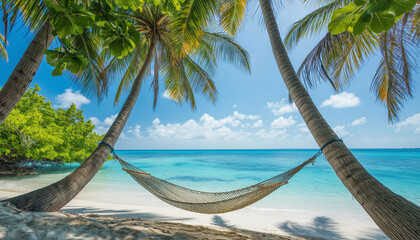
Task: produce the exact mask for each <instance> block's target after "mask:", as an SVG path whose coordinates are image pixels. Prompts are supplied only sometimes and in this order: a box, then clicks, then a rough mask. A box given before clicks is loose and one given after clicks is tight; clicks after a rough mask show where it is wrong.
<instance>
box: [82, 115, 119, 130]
mask: <svg viewBox="0 0 420 240" xmlns="http://www.w3.org/2000/svg"><path fill="white" fill-rule="evenodd" d="M117 116H118V113H116V114H113V115H111V116H109V117H107V118H105V120H104V121H103V122H102V121H101V120H99V119H98V118H97V117H91V118H89V120H90V121H91V122H92V124H93V125H95V129H94V131H95V132H96V133H97V134H99V135H102V134H105V133H106V132H107V131H108V129H109V127H110V126H111V125H112V123H113V122H114V121H115V118H116V117H117Z"/></svg>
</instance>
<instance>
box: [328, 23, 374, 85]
mask: <svg viewBox="0 0 420 240" xmlns="http://www.w3.org/2000/svg"><path fill="white" fill-rule="evenodd" d="M343 35H346V37H343V39H344V41H343V42H342V44H340V42H338V43H337V45H336V46H335V47H336V48H338V55H335V54H331V55H330V56H329V57H330V60H329V61H330V62H331V64H329V65H328V68H329V69H331V72H332V75H333V77H334V82H335V84H336V86H337V87H338V88H343V87H345V86H347V85H348V84H349V83H350V81H351V80H352V79H353V78H354V76H355V73H356V72H358V71H359V70H360V68H361V66H362V65H363V63H364V62H365V61H366V60H367V59H368V58H369V57H370V56H372V54H373V53H374V52H375V50H376V49H377V48H378V45H379V37H378V35H377V34H375V33H373V32H371V31H364V32H363V33H362V34H360V35H358V36H354V35H353V34H351V33H348V32H347V33H346V34H343ZM327 54H328V53H327ZM330 66H331V67H330Z"/></svg>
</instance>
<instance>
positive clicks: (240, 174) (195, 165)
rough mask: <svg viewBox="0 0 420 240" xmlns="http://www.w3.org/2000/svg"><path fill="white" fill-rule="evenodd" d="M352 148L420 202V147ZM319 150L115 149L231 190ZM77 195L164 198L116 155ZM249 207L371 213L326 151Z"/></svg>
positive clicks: (141, 163)
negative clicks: (137, 179)
mask: <svg viewBox="0 0 420 240" xmlns="http://www.w3.org/2000/svg"><path fill="white" fill-rule="evenodd" d="M351 151H352V153H353V154H354V155H355V156H356V158H357V159H358V160H359V161H360V162H361V164H362V165H363V166H364V167H365V168H366V169H367V170H368V171H369V173H371V174H372V175H373V176H374V177H375V178H377V179H378V180H379V181H380V182H382V183H383V184H384V185H385V186H387V187H388V188H389V189H391V190H392V191H393V192H395V193H397V194H399V195H401V196H403V197H404V198H406V199H408V200H410V201H412V202H413V203H415V204H417V205H420V149H352V150H351ZM316 152H317V150H314V149H305V150H301V149H299V150H124V151H123V150H119V151H116V153H117V154H118V156H119V157H121V158H122V159H124V160H125V161H127V162H129V163H131V164H133V165H135V166H136V167H138V168H141V169H143V170H144V171H147V172H149V173H151V174H152V175H154V176H156V177H159V178H162V179H164V180H167V181H170V182H173V183H175V184H178V185H181V186H185V187H188V188H193V189H197V190H202V191H210V192H214V191H229V190H233V189H238V188H243V187H246V186H249V185H253V184H255V183H258V182H260V181H263V180H265V179H268V178H270V177H272V176H275V175H277V174H279V173H282V172H284V171H287V170H289V169H291V168H293V167H295V166H297V165H299V164H301V163H302V162H304V161H305V160H307V159H308V158H310V157H311V156H313V155H314V154H315V153H316ZM74 167H76V165H72V166H69V167H66V168H61V169H53V170H45V171H43V173H42V174H39V175H35V176H23V177H12V178H3V179H0V190H2V191H8V190H13V191H22V192H25V191H28V190H33V189H34V188H37V187H42V186H45V185H48V184H49V183H52V182H54V181H56V180H59V179H60V178H62V177H64V176H65V175H66V174H68V173H70V172H71V171H72V170H73V169H74ZM78 198H79V199H89V200H91V201H98V202H101V201H102V202H109V203H114V204H133V205H135V204H142V205H147V204H150V205H155V206H164V205H166V204H165V203H163V202H161V201H160V200H159V199H156V198H155V197H154V196H153V195H151V194H150V193H148V192H147V191H146V190H144V189H143V188H142V187H141V186H140V185H138V184H137V183H136V182H135V181H134V180H133V179H132V178H131V177H130V176H129V175H128V174H127V173H125V172H124V171H123V170H121V166H120V164H119V163H118V162H116V161H108V162H106V163H105V164H104V166H103V168H102V169H101V170H100V171H99V172H98V174H97V175H96V176H95V177H94V179H93V180H92V181H91V183H89V184H88V186H87V187H86V188H85V189H84V190H83V191H82V192H81V194H80V195H79V196H78ZM248 209H251V210H252V209H254V210H255V209H256V210H258V211H262V212H264V211H266V212H276V211H280V212H283V213H284V212H288V211H294V212H295V213H302V215H308V216H309V215H310V216H313V218H314V219H313V221H315V220H316V219H315V218H316V217H318V218H319V217H321V218H322V217H324V219H323V220H324V221H325V219H327V220H328V219H330V221H332V220H331V219H332V218H334V221H340V219H341V220H343V221H344V220H346V221H347V220H348V221H350V222H351V221H359V219H369V217H368V216H367V214H366V213H365V212H364V210H363V209H362V208H361V207H360V205H359V204H358V203H357V201H356V200H354V198H353V197H352V196H351V194H350V193H349V191H348V190H347V189H346V188H345V187H344V186H343V184H342V183H341V182H340V180H339V179H338V177H337V176H336V175H335V173H334V171H333V169H332V168H331V166H330V165H329V164H328V162H327V161H326V159H325V157H324V156H323V155H321V156H320V157H318V159H317V160H316V162H315V164H314V165H307V166H306V167H305V168H303V169H302V170H301V171H300V172H299V173H298V174H296V175H295V176H294V177H293V178H292V179H291V180H290V181H289V184H287V185H285V186H283V187H281V188H280V189H278V190H277V191H275V192H274V193H272V194H271V195H269V196H267V197H266V198H264V199H262V200H261V201H259V202H257V203H255V204H253V205H251V206H249V207H248ZM238 211H244V210H238ZM332 212H334V214H332ZM318 220H319V219H318ZM321 220H322V219H321ZM363 221H364V220H363ZM367 221H370V220H367ZM313 224H314V225H315V224H317V223H315V222H314V223H313ZM318 224H319V223H318ZM324 224H325V223H324ZM283 230H284V229H283ZM283 232H284V231H283ZM286 232H287V231H286ZM378 236H381V237H383V235H378ZM367 239H368V238H367Z"/></svg>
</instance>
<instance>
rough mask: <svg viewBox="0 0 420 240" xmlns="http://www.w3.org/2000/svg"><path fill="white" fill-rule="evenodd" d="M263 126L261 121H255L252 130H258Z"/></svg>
mask: <svg viewBox="0 0 420 240" xmlns="http://www.w3.org/2000/svg"><path fill="white" fill-rule="evenodd" d="M262 126H263V121H262V120H258V121H256V122H255V123H254V124H252V126H251V127H252V128H259V127H262Z"/></svg>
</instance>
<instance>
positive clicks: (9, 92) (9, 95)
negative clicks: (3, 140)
mask: <svg viewBox="0 0 420 240" xmlns="http://www.w3.org/2000/svg"><path fill="white" fill-rule="evenodd" d="M52 30H53V28H52V26H51V25H50V23H49V22H48V21H47V22H46V23H45V24H44V25H43V26H42V28H41V29H40V30H39V31H38V33H37V34H36V35H35V37H34V39H33V40H32V42H31V43H30V44H29V46H28V48H27V49H26V51H25V53H24V54H23V56H22V58H21V59H20V61H19V63H18V64H17V65H16V67H15V69H14V70H13V72H12V74H11V75H10V77H9V79H8V80H7V82H6V84H5V85H4V86H3V88H2V89H1V91H0V124H1V123H3V122H4V120H5V119H6V117H7V116H8V115H9V113H10V111H12V109H13V108H14V107H15V106H16V104H17V103H18V102H19V100H20V99H21V98H22V96H23V94H24V93H25V92H26V90H27V89H28V87H29V85H30V84H31V82H32V79H33V78H34V76H35V74H36V71H37V70H38V68H39V65H41V62H42V58H44V52H43V50H44V49H47V48H48V47H49V46H50V45H51V43H52V41H53V40H54V38H55V37H54V36H53V35H52V34H51V33H52Z"/></svg>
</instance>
